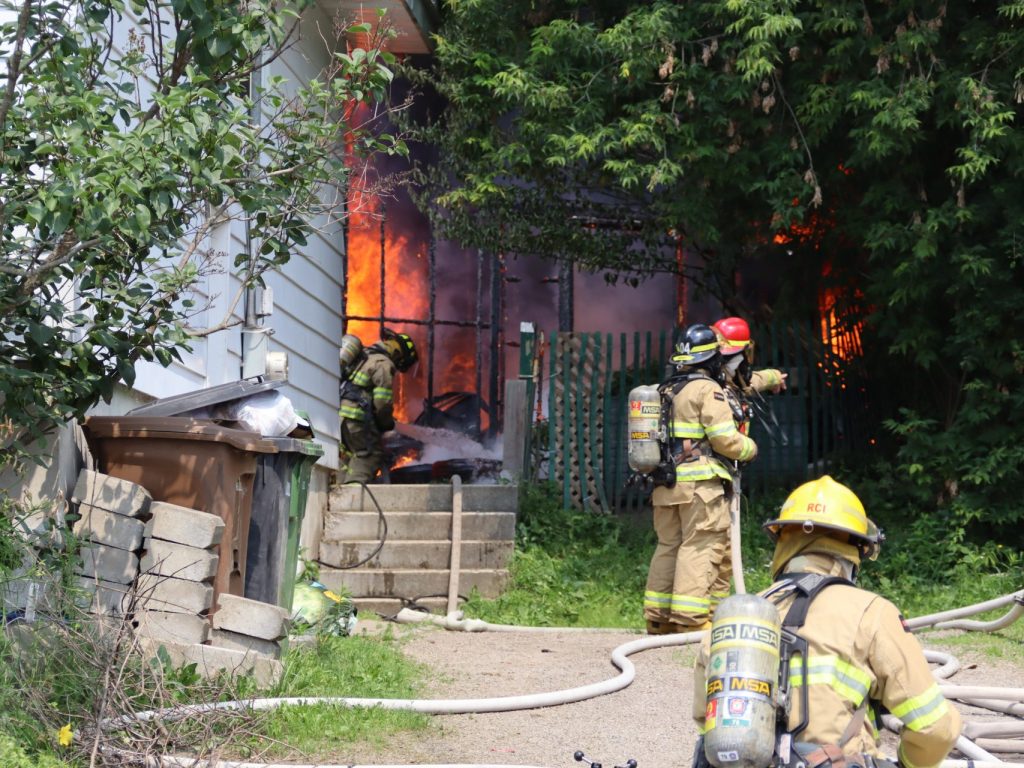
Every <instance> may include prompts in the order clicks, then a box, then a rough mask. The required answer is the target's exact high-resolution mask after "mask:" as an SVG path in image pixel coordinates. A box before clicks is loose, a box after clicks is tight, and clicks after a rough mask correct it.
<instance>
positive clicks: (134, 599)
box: [74, 470, 288, 685]
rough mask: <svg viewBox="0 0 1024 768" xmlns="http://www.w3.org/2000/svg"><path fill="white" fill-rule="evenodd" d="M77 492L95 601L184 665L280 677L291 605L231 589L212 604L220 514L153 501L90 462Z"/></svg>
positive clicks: (95, 608) (87, 578)
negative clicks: (91, 468) (285, 606)
mask: <svg viewBox="0 0 1024 768" xmlns="http://www.w3.org/2000/svg"><path fill="white" fill-rule="evenodd" d="M74 500H75V501H77V502H78V504H79V505H80V506H79V513H80V515H81V518H80V519H79V520H78V521H77V522H76V523H75V527H74V530H75V533H76V534H78V535H79V536H80V537H81V538H82V539H83V540H85V541H87V542H88V543H87V544H86V545H85V546H84V547H83V549H82V552H83V557H82V565H81V566H80V569H79V574H80V575H79V579H80V582H81V584H82V586H84V587H86V588H88V589H89V595H90V599H91V602H90V604H89V609H90V610H91V611H92V612H93V613H96V614H102V615H110V614H112V615H114V616H116V617H120V616H125V617H127V618H129V619H130V620H131V621H132V624H133V626H134V627H135V633H136V636H137V637H138V638H139V641H140V644H141V646H142V648H143V650H144V651H145V652H146V653H149V654H155V653H156V652H157V650H158V649H159V648H161V647H163V648H164V649H165V650H166V651H167V652H168V654H169V656H170V659H171V661H172V663H174V664H175V665H182V664H191V663H195V664H196V669H197V671H198V672H199V673H200V674H202V675H214V674H218V673H220V672H224V671H227V672H229V673H232V674H237V673H245V674H250V675H252V676H254V677H255V678H256V680H257V681H259V683H260V684H262V685H269V684H271V683H273V682H275V681H277V680H279V679H280V677H281V674H282V672H283V666H282V664H281V662H280V661H279V660H278V659H279V658H280V656H281V640H282V638H284V637H286V635H287V632H288V614H287V612H286V611H285V610H284V609H283V608H280V607H278V606H276V605H270V604H267V603H261V602H258V601H256V600H248V599H246V598H244V597H238V596H236V595H230V594H221V595H220V596H219V598H218V605H217V610H216V611H212V609H213V607H214V606H213V605H212V601H213V581H214V579H215V577H216V573H217V563H218V555H217V546H218V544H220V542H221V539H222V537H223V535H224V521H223V520H221V518H220V517H219V516H217V515H213V514H210V513H208V512H202V511H199V510H195V509H188V508H186V507H180V506H178V505H176V504H169V503H167V502H162V501H152V499H151V498H150V495H149V493H148V492H146V490H145V489H144V488H142V487H141V486H138V485H136V484H134V483H130V482H127V481H125V480H119V479H117V478H113V477H109V476H107V475H102V474H99V473H97V472H91V471H88V470H85V471H83V472H82V474H81V475H80V476H79V480H78V485H77V487H76V488H75V494H74Z"/></svg>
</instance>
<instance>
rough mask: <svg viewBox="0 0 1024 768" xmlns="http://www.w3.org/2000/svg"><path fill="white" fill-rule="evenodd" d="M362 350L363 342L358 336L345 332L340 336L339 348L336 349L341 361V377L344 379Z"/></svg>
mask: <svg viewBox="0 0 1024 768" xmlns="http://www.w3.org/2000/svg"><path fill="white" fill-rule="evenodd" d="M362 352H363V342H361V341H360V340H359V337H358V336H353V335H352V334H351V333H346V334H345V335H344V336H342V337H341V348H340V349H339V350H338V359H339V362H340V363H341V377H342V378H343V379H344V378H345V377H346V376H347V375H348V374H349V373H350V372H351V371H352V366H353V365H354V364H355V362H356V361H357V360H358V359H359V355H360V354H362Z"/></svg>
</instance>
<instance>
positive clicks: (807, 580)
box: [773, 573, 853, 630]
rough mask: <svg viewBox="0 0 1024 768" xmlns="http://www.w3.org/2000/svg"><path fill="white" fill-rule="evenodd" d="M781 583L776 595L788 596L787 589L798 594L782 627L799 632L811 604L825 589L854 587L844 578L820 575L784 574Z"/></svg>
mask: <svg viewBox="0 0 1024 768" xmlns="http://www.w3.org/2000/svg"><path fill="white" fill-rule="evenodd" d="M779 581H780V582H781V584H780V585H779V592H777V593H776V594H779V593H781V594H780V597H781V596H783V595H785V594H788V592H789V590H787V589H786V587H792V589H793V590H794V591H796V593H797V596H796V599H795V600H794V601H793V604H792V605H791V606H790V607H789V611H788V612H787V613H786V618H785V619H784V620H783V622H782V626H783V627H785V628H786V629H789V630H797V629H800V627H802V626H803V625H804V622H805V621H806V620H807V611H808V609H810V607H811V603H812V602H813V601H814V598H816V597H817V596H818V595H819V594H821V591H822V590H823V589H825V588H826V587H830V586H832V585H833V584H846V585H847V586H849V587H852V586H853V582H851V581H850V580H849V579H844V578H843V577H842V576H825V575H823V574H820V573H784V574H782V575H781V576H779ZM773 591H774V590H773Z"/></svg>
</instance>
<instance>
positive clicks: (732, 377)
mask: <svg viewBox="0 0 1024 768" xmlns="http://www.w3.org/2000/svg"><path fill="white" fill-rule="evenodd" d="M711 327H712V328H714V329H715V333H716V334H717V335H718V340H719V344H720V346H721V350H722V357H723V358H724V363H723V364H722V371H723V372H724V374H725V381H726V383H727V384H729V385H730V386H733V387H735V388H737V389H739V390H741V391H747V390H751V391H754V392H773V393H775V394H778V393H779V392H780V391H781V390H783V389H785V388H786V375H787V374H785V373H783V372H782V371H779V370H776V369H775V368H764V369H762V370H759V371H754V370H751V367H750V366H751V365H752V364H753V362H754V361H753V358H754V342H753V341H751V339H750V325H749V324H748V323H747V321H746V320H744V319H743V318H742V317H723V318H722V319H721V320H719V321H718V322H716V323H715V324H714V325H713V326H711Z"/></svg>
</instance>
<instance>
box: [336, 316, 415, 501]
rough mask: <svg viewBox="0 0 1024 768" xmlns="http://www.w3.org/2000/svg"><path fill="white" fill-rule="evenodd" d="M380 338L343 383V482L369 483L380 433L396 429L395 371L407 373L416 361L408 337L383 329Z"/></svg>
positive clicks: (380, 453) (379, 454)
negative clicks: (344, 465) (345, 464)
mask: <svg viewBox="0 0 1024 768" xmlns="http://www.w3.org/2000/svg"><path fill="white" fill-rule="evenodd" d="M382 337H383V338H382V339H381V341H379V342H378V343H376V344H374V345H373V346H372V347H369V348H367V349H366V350H365V352H364V354H363V355H362V356H361V358H360V359H359V360H358V362H357V363H356V364H355V365H354V366H353V369H352V371H351V372H350V373H349V374H348V377H347V378H346V380H345V381H344V382H343V384H342V388H341V408H340V410H339V411H338V413H339V415H340V416H341V441H342V444H343V445H344V447H345V449H346V451H347V452H348V454H349V458H348V464H347V466H346V467H345V471H344V473H343V474H342V482H345V483H356V482H359V483H368V482H370V481H371V480H372V479H373V478H374V476H376V474H377V470H379V469H380V466H381V463H382V461H383V459H384V446H383V438H382V434H383V433H384V432H387V431H388V430H391V429H394V428H395V417H394V392H393V386H394V380H395V371H396V370H397V371H401V372H404V371H407V370H409V368H411V367H412V366H413V365H414V364H415V363H416V360H417V359H418V357H417V354H416V346H415V344H413V341H412V339H411V338H409V336H407V335H406V334H404V333H395V332H393V331H390V330H388V329H384V333H383V334H382Z"/></svg>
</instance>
